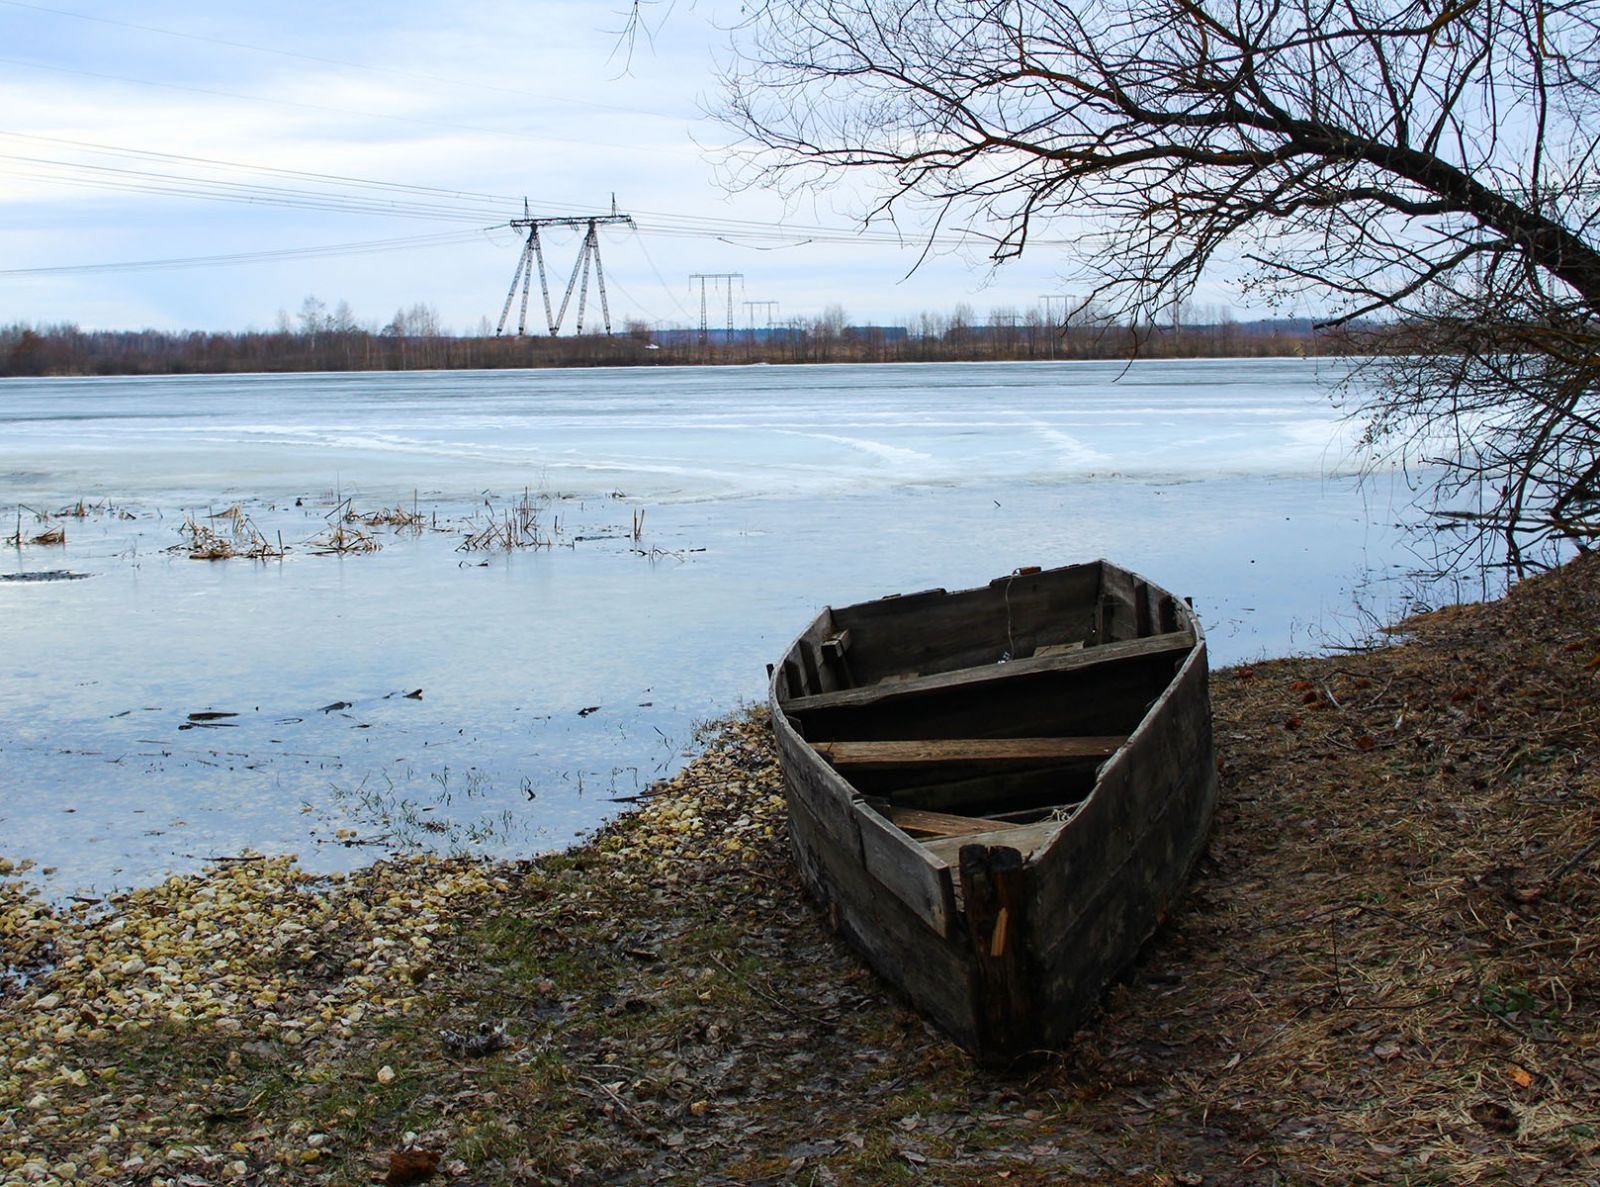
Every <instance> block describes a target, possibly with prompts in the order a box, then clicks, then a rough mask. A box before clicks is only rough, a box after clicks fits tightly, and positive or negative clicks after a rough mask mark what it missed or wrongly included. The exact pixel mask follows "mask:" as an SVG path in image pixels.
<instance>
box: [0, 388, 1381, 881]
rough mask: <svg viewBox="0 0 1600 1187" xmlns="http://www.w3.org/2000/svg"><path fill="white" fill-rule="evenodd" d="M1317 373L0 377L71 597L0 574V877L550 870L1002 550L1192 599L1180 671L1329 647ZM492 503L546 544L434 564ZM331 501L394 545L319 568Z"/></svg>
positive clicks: (1349, 524)
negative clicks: (895, 609) (288, 855)
mask: <svg viewBox="0 0 1600 1187" xmlns="http://www.w3.org/2000/svg"><path fill="white" fill-rule="evenodd" d="M1341 373H1342V372H1341V370H1340V364H1338V363H1328V362H1317V361H1311V360H1268V361H1232V360H1230V361H1215V362H1149V363H1141V364H1138V365H1136V366H1134V367H1132V368H1124V367H1123V366H1122V365H1119V364H1099V363H1049V364H1003V363H990V364H951V365H942V364H941V365H925V366H870V367H869V366H860V367H858V366H837V367H813V368H792V367H742V368H715V369H659V370H595V371H528V372H504V371H502V372H465V373H463V372H450V373H425V374H416V373H412V374H363V375H323V376H305V375H283V376H265V375H253V376H221V377H180V378H170V377H162V378H107V379H81V380H79V379H56V380H5V381H0V516H4V523H5V530H4V534H5V535H7V536H10V535H11V533H12V532H13V531H16V530H18V529H19V526H20V533H21V537H22V539H23V540H24V541H26V540H29V539H32V538H33V537H35V536H37V535H40V534H42V533H44V532H46V531H49V530H51V529H54V528H57V527H59V528H61V529H62V530H63V531H64V532H65V536H66V541H65V543H64V544H61V545H44V544H38V545H31V544H24V545H23V546H20V547H15V546H13V547H7V548H5V549H3V550H0V577H5V578H14V577H16V576H17V575H20V574H40V573H45V572H57V571H67V572H71V573H74V574H83V575H86V576H85V577H84V578H83V579H77V580H48V581H43V580H32V581H18V580H11V579H7V580H0V785H3V787H4V789H5V790H4V796H3V798H0V830H3V834H0V835H3V840H0V855H4V856H5V857H8V858H11V859H13V860H19V859H33V860H34V861H35V862H37V863H38V867H39V868H38V869H36V870H35V871H34V872H33V876H34V877H36V878H38V879H40V881H41V882H42V884H43V885H44V886H45V887H46V888H47V892H48V893H50V894H51V895H56V896H65V895H68V894H103V893H105V892H106V891H108V890H111V889H115V888H118V887H124V886H128V885H132V884H139V883H143V882H147V881H150V880H153V879H155V878H158V877H159V876H161V875H162V874H164V873H166V872H168V871H171V870H176V869H183V868H190V867H193V866H194V865H196V864H198V863H200V862H202V861H204V860H205V859H206V858H208V857H211V856H215V855H220V854H229V853H236V852H238V851H240V850H241V849H244V848H247V847H250V848H254V849H257V850H261V851H271V852H277V851H294V852H298V853H299V854H300V855H301V858H302V860H303V861H304V862H305V863H306V864H307V865H308V866H310V867H312V868H318V869H333V868H342V867H348V866H351V865H356V864H361V863H364V862H366V861H368V860H371V859H372V858H374V857H376V856H378V855H380V854H381V853H383V852H384V851H385V850H386V849H387V848H391V847H393V848H407V847H419V846H430V847H434V848H438V849H442V850H457V849H459V850H467V851H479V852H488V853H496V854H514V853H526V852H529V851H532V850H539V849H549V848H554V847H558V846H561V845H563V844H566V843H567V842H569V841H570V840H571V839H572V838H574V837H575V836H576V835H578V834H579V833H581V832H583V831H585V830H587V829H590V828H593V827H594V826H595V825H597V824H598V823H600V822H601V821H602V820H604V819H605V818H606V817H607V816H608V815H610V814H611V813H613V812H615V811H617V810H618V802H617V801H618V800H619V798H621V797H626V796H629V795H633V794H635V793H637V792H638V791H640V790H641V789H642V788H643V787H644V786H645V785H646V784H647V783H648V782H649V780H650V779H651V778H653V777H655V776H656V775H658V774H660V773H663V772H665V771H669V770H671V769H673V768H674V766H675V765H676V764H677V763H678V762H680V761H681V757H680V756H681V754H682V752H683V751H685V750H686V749H688V748H689V747H690V746H691V744H692V733H693V726H694V723H695V722H696V721H699V720H703V719H705V718H708V717H711V716H715V715H718V714H720V713H722V712H725V711H727V710H729V709H732V708H735V707H737V706H739V705H741V704H744V703H749V702H754V701H759V700H761V699H762V698H763V696H764V665H765V663H766V662H767V661H768V660H770V659H773V658H775V657H776V656H777V655H778V654H779V653H780V652H781V651H782V650H783V648H784V646H785V645H786V644H787V642H788V640H789V638H790V637H791V636H792V635H793V634H794V633H795V632H797V631H798V630H799V629H800V627H801V626H803V625H804V624H805V623H806V622H807V621H808V620H809V619H810V618H811V616H812V615H813V614H814V613H815V612H816V610H817V608H818V607H819V606H821V605H823V604H826V603H828V602H834V603H844V602H850V601H856V600H860V599H862V598H867V597H875V596H878V595H881V594H885V593H891V592H895V591H909V590H917V589H925V588H929V587H932V586H946V587H948V588H952V589H953V588H957V587H960V586H964V585H971V584H976V583H980V582H983V581H987V580H988V579H990V578H992V577H995V576H998V575H1000V574H1003V573H1007V572H1009V571H1011V570H1012V569H1014V568H1016V567H1018V566H1022V565H1031V564H1037V565H1045V566H1049V565H1054V564H1064V563H1068V562H1073V561H1079V560H1084V559H1091V558H1094V557H1097V556H1102V555H1104V556H1108V557H1110V558H1112V559H1114V560H1116V561H1118V562H1119V563H1121V564H1123V565H1126V566H1128V567H1131V568H1134V569H1137V570H1140V571H1141V572H1143V573H1145V574H1146V575H1147V576H1149V577H1150V578H1152V579H1153V580H1155V581H1157V582H1159V583H1160V584H1162V585H1164V586H1166V587H1167V588H1170V589H1172V590H1173V591H1175V592H1178V593H1182V594H1187V595H1190V596H1192V597H1193V598H1194V600H1195V603H1196V606H1197V608H1198V609H1199V611H1200V614H1201V617H1202V620H1203V621H1204V622H1205V623H1206V625H1207V630H1208V633H1209V635H1210V639H1211V647H1212V656H1213V662H1214V663H1218V664H1221V663H1227V662H1231V661H1236V660H1239V659H1243V658H1249V657H1255V656H1261V655H1275V654H1281V653H1284V652H1289V651H1297V650H1298V651H1305V650H1315V649H1317V648H1318V647H1319V646H1322V645H1323V644H1324V643H1325V642H1335V643H1337V642H1340V641H1343V640H1347V639H1349V638H1351V637H1352V636H1353V635H1354V634H1355V633H1357V632H1358V631H1359V630H1360V629H1361V623H1360V621H1359V618H1358V614H1357V608H1358V607H1360V608H1362V609H1363V610H1364V611H1370V612H1375V613H1378V614H1387V613H1389V612H1392V611H1393V610H1395V609H1397V608H1398V606H1397V604H1396V602H1395V599H1397V598H1399V597H1401V596H1402V595H1403V593H1404V591H1405V583H1404V582H1403V581H1402V580H1401V577H1402V575H1403V574H1404V571H1405V570H1406V568H1407V566H1408V563H1409V556H1408V555H1407V554H1406V553H1405V551H1404V547H1403V545H1404V540H1403V538H1402V536H1401V534H1400V533H1399V532H1397V531H1396V530H1395V528H1394V526H1393V525H1394V524H1395V522H1396V521H1397V520H1398V519H1399V518H1401V515H1402V513H1403V512H1402V510H1401V508H1400V507H1399V506H1396V505H1391V501H1390V500H1391V492H1390V489H1389V484H1388V483H1386V482H1381V481H1380V482H1377V483H1374V482H1371V481H1369V482H1368V483H1367V484H1365V485H1361V484H1358V483H1357V482H1356V481H1355V479H1354V477H1353V475H1354V471H1355V469H1356V466H1357V459H1355V458H1353V457H1352V456H1350V454H1349V452H1348V445H1347V438H1348V437H1349V436H1350V430H1349V428H1348V426H1346V425H1344V424H1343V423H1342V422H1341V421H1340V419H1339V416H1338V414H1337V413H1336V412H1335V410H1334V409H1333V407H1332V405H1331V403H1330V399H1329V389H1330V387H1331V385H1332V383H1333V382H1334V381H1336V380H1337V379H1338V378H1339V377H1340V375H1341ZM1393 497H1394V498H1396V499H1398V500H1399V502H1400V503H1402V504H1403V502H1404V500H1405V494H1404V491H1403V489H1402V490H1401V491H1400V492H1399V493H1398V495H1394V496H1393ZM525 498H526V500H527V505H528V506H529V507H530V508H531V509H532V510H533V511H536V512H537V514H538V529H537V530H538V532H539V533H540V535H541V538H544V539H548V540H550V541H551V542H552V543H553V544H554V546H553V547H549V548H538V549H516V550H511V551H505V550H499V551H463V550H462V549H461V545H462V544H463V542H464V540H466V539H467V538H468V537H469V536H470V535H471V534H472V533H473V532H475V531H480V530H482V529H483V528H484V527H485V526H487V525H488V524H489V523H490V522H503V519H504V517H505V515H506V514H508V513H510V512H511V510H512V508H513V505H514V504H517V503H519V502H521V501H523V500H524V499H525ZM343 500H348V504H347V506H348V507H349V508H350V509H351V510H353V511H354V512H355V513H357V514H358V515H367V514H370V513H373V512H378V511H380V510H383V509H384V508H391V509H393V508H396V507H397V506H398V507H400V508H401V509H403V510H404V511H406V512H408V513H409V512H410V511H411V510H412V509H413V508H415V509H416V510H417V511H418V512H419V513H420V515H421V518H422V520H423V523H424V527H423V530H420V531H416V530H407V529H397V528H394V527H390V526H373V527H364V528H361V529H360V530H362V531H364V532H366V533H368V534H370V535H371V536H372V537H373V538H374V539H375V540H376V541H378V542H379V543H381V544H382V548H381V551H375V552H370V553H364V554H346V555H316V551H317V546H316V541H317V540H319V539H322V540H325V539H326V533H327V532H328V531H329V529H330V526H331V525H332V524H333V523H334V522H337V521H338V520H339V518H340V517H339V514H338V511H337V507H338V506H340V505H344V504H343V503H342V501H343ZM80 501H81V502H82V503H83V504H85V506H84V507H83V508H81V509H82V510H84V511H86V512H87V514H85V515H82V516H68V517H61V516H59V514H58V513H59V512H61V511H63V510H64V509H69V508H72V507H73V506H74V505H76V504H78V503H80ZM235 506H237V507H238V508H239V514H241V515H244V516H247V517H248V524H249V526H250V527H252V528H253V529H254V530H255V531H257V532H259V534H260V538H261V539H263V540H266V541H268V542H269V543H270V544H271V545H272V547H273V548H274V549H275V548H276V547H277V545H278V543H279V541H280V540H281V542H282V543H283V544H284V545H285V546H286V548H287V552H286V554H285V555H284V556H283V558H282V559H275V560H270V561H266V562H260V561H251V560H246V559H237V558H236V559H230V560H220V561H199V560H193V559H190V558H189V556H188V555H187V551H186V550H185V551H176V552H174V551H169V550H170V549H172V548H173V546H175V545H179V544H181V542H182V540H183V538H184V537H183V535H182V529H184V526H185V524H186V522H189V523H193V524H195V525H199V526H203V527H206V528H209V529H212V530H214V531H216V532H218V533H220V534H222V535H225V536H229V538H232V536H231V533H232V530H233V526H234V524H235V523H236V522H238V521H236V520H235V519H233V518H227V519H222V518H216V516H218V514H219V513H221V512H224V511H228V510H230V509H231V508H233V507H235ZM36 512H46V513H49V514H50V518H49V519H48V521H44V520H40V519H39V518H37V516H36V514H35V513H36ZM640 515H642V516H643V528H642V532H641V533H640V535H639V538H638V539H637V541H636V540H635V539H634V538H633V529H634V525H635V521H636V517H638V516H640ZM350 526H351V527H352V528H355V527H359V526H360V525H350ZM419 689H420V690H421V694H422V695H421V696H420V697H414V696H407V695H406V694H407V693H414V692H415V691H416V690H419ZM194 714H200V715H202V716H201V717H200V718H199V719H195V718H193V717H192V716H191V715H194ZM207 714H233V715H235V716H226V717H221V716H218V717H206V716H204V715H207ZM46 867H48V868H50V869H52V870H53V871H54V872H53V873H51V874H48V875H45V874H43V873H42V870H43V869H44V868H46Z"/></svg>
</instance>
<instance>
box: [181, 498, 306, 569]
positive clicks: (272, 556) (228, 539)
mask: <svg viewBox="0 0 1600 1187" xmlns="http://www.w3.org/2000/svg"><path fill="white" fill-rule="evenodd" d="M206 519H207V520H210V521H212V522H211V523H202V522H201V521H200V520H198V519H196V518H195V517H194V516H192V515H185V516H184V517H183V526H182V527H180V528H179V529H178V534H179V535H180V536H182V537H183V539H182V540H181V541H180V542H179V543H177V544H174V545H173V546H172V547H170V548H168V549H167V551H168V552H179V553H183V554H184V555H186V556H187V557H188V558H189V559H190V560H196V561H224V560H233V559H235V558H242V559H245V560H253V561H264V560H276V559H279V558H281V557H282V556H283V555H284V554H285V553H286V552H287V551H288V549H287V548H285V547H284V544H283V538H282V536H281V535H280V536H279V538H278V540H277V542H276V543H274V542H273V541H271V540H269V539H267V537H266V536H265V535H263V534H262V533H261V530H260V529H259V528H257V527H256V525H255V523H254V522H253V521H252V520H251V519H250V517H249V515H247V514H245V512H244V511H242V510H241V509H240V508H239V507H238V506H237V505H235V506H233V507H229V508H228V509H227V510H225V511H219V512H216V513H214V514H211V515H207V516H206ZM218 521H221V522H223V523H226V524H227V525H228V526H227V527H226V528H223V529H218V528H216V527H213V526H212V523H215V522H218Z"/></svg>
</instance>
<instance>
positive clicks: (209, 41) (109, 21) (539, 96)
mask: <svg viewBox="0 0 1600 1187" xmlns="http://www.w3.org/2000/svg"><path fill="white" fill-rule="evenodd" d="M0 4H3V5H5V6H6V7H7V8H21V9H25V10H26V11H28V12H38V13H45V14H47V15H49V16H58V17H67V18H69V19H71V20H75V21H89V22H92V23H94V24H97V25H109V26H112V27H113V28H118V29H133V30H136V31H137V32H140V33H154V34H156V35H157V36H160V37H172V38H176V39H179V40H182V41H198V42H200V43H202V44H204V45H220V46H223V47H225V48H227V49H242V50H247V51H248V52H250V53H256V54H269V55H271V56H273V57H276V58H288V59H290V60H292V61H297V62H310V63H313V64H315V65H318V66H339V67H342V68H344V69H348V70H360V71H362V72H363V73H366V74H374V75H379V76H382V77H387V78H400V79H405V80H406V81H408V82H428V83H442V84H443V85H445V86H452V87H462V88H464V89H466V90H473V91H485V92H488V93H491V94H497V95H513V96H516V97H518V98H523V99H533V100H536V101H538V102H540V103H555V104H562V105H565V106H569V107H586V108H591V109H593V110H595V111H614V112H617V113H619V114H622V115H643V116H659V115H660V114H661V112H660V111H659V110H655V111H646V110H644V109H642V108H636V107H623V106H619V105H617V104H614V103H597V102H595V101H594V100H592V99H577V98H574V97H573V96H571V95H567V94H556V93H551V92H538V91H527V90H522V89H520V88H517V87H500V86H495V85H494V84H492V83H485V82H473V81H471V80H469V79H464V78H450V77H447V76H445V75H442V74H426V73H420V72H417V71H413V70H396V69H394V68H393V67H391V66H373V65H370V64H368V63H366V62H352V61H350V60H349V59H347V58H329V57H325V56H323V55H320V54H305V53H299V52H297V51H295V50H287V49H279V48H277V47H276V46H270V45H256V44H254V43H253V42H248V41H231V40H229V39H227V38H225V37H207V36H206V35H204V34H201V33H189V32H185V31H184V30H181V29H168V28H164V27H162V26H160V25H146V24H141V23H139V22H136V21H120V20H117V19H116V18H114V17H107V16H98V15H96V14H93V13H87V12H74V11H72V10H71V9H67V8H52V7H50V6H49V5H45V4H25V3H23V2H22V0H0Z"/></svg>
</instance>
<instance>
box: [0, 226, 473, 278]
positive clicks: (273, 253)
mask: <svg viewBox="0 0 1600 1187" xmlns="http://www.w3.org/2000/svg"><path fill="white" fill-rule="evenodd" d="M481 235H482V232H481V231H476V230H474V231H445V232H441V233H439V234H435V235H411V236H405V237H402V238H397V239H368V240H361V241H358V242H354V243H328V244H322V245H319V246H315V247H284V248H277V249H272V250H267V251H244V252H230V253H227V254H222V255H211V256H176V257H170V258H166V259H154V260H123V261H119V262H111V261H108V262H105V263H99V264H62V265H55V266H51V267H42V268H0V276H16V277H23V276H61V275H83V274H94V273H102V272H136V271H154V272H165V271H176V270H180V269H184V268H205V267H214V266H218V265H229V266H232V265H235V264H257V263H270V262H273V261H277V260H289V259H329V258H333V257H337V256H352V255H367V254H372V253H379V252H382V253H387V252H392V251H411V250H417V249H421V248H434V247H443V246H445V245H448V244H456V243H466V242H469V241H471V240H474V239H477V238H479V237H480V236H481Z"/></svg>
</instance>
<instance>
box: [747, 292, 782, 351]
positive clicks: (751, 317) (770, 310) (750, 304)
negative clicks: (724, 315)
mask: <svg viewBox="0 0 1600 1187" xmlns="http://www.w3.org/2000/svg"><path fill="white" fill-rule="evenodd" d="M758 308H765V309H766V311H767V329H769V330H770V329H772V319H773V317H774V315H776V314H777V312H778V303H777V302H776V301H746V302H745V303H744V312H745V317H746V319H747V320H748V321H749V322H750V341H752V342H754V341H755V340H756V310H757V309H758Z"/></svg>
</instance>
